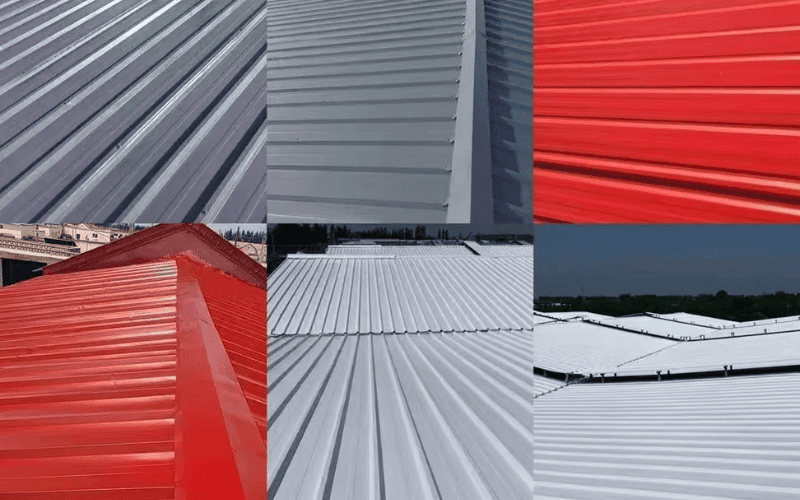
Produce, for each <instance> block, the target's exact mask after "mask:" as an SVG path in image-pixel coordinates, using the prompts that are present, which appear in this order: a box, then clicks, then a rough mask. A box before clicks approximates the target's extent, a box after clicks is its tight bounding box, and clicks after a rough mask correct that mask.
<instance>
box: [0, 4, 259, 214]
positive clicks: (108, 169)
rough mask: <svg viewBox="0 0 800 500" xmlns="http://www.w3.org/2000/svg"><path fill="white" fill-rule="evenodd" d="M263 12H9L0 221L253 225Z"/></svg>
mask: <svg viewBox="0 0 800 500" xmlns="http://www.w3.org/2000/svg"><path fill="white" fill-rule="evenodd" d="M265 18H266V2H265V1H264V0H233V1H227V2H214V1H211V0H203V1H194V0H170V1H163V2H162V1H158V2H157V1H152V0H138V1H136V2H121V1H119V0H113V1H99V0H91V1H84V2H77V1H68V2H61V1H59V2H32V3H31V2H28V3H27V4H25V5H20V6H18V8H16V9H13V8H10V9H9V10H7V11H6V13H5V14H4V15H2V16H0V37H2V40H3V42H2V44H3V47H2V52H3V53H4V56H5V57H3V62H2V63H0V96H2V99H0V102H3V103H4V104H3V105H2V106H0V108H2V109H0V123H2V125H0V167H2V168H0V170H1V171H2V176H0V185H2V191H1V192H0V216H3V217H5V218H6V219H13V220H26V221H38V220H42V219H47V221H48V222H59V221H69V220H86V219H91V220H105V221H111V222H120V221H123V220H126V221H132V222H148V221H149V222H164V221H173V222H180V221H183V220H189V221H194V220H202V219H210V220H215V221H217V222H221V221H234V220H235V221H236V222H244V221H251V222H260V221H262V220H263V219H264V217H265V213H266V206H265V199H264V196H263V194H262V192H263V191H264V190H265V188H266V179H265V175H264V173H265V172H264V170H265V168H264V164H263V151H262V150H263V142H264V140H265V126H264V123H265V120H266V111H265V102H264V101H265V96H266V89H265V87H264V85H263V82H264V79H265V77H266V53H265V35H264V29H265V27H266V19H265ZM234 193H235V196H234ZM23 199H24V200H25V202H24V203H20V202H19V200H23ZM228 205H230V206H228ZM229 217H230V219H228V218H229Z"/></svg>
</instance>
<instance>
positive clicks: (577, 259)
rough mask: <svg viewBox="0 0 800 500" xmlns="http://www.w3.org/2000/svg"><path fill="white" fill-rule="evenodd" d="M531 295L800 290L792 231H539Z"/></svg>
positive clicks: (799, 231) (798, 234)
mask: <svg viewBox="0 0 800 500" xmlns="http://www.w3.org/2000/svg"><path fill="white" fill-rule="evenodd" d="M534 235H535V241H534V245H535V257H534V266H535V272H534V279H535V281H534V293H535V294H536V296H577V295H584V296H590V295H608V296H617V295H620V294H623V293H629V294H632V295H641V294H656V295H673V294H680V295H698V294H701V293H716V292H717V291H719V290H725V291H727V292H728V293H729V294H734V295H758V294H761V293H774V292H776V291H779V290H781V291H784V292H787V293H798V292H800V259H798V257H800V227H797V226H788V225H787V226H736V225H723V226H641V225H640V226H609V225H605V226H582V225H542V226H537V227H536V229H535V231H534Z"/></svg>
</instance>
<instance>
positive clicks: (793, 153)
mask: <svg viewBox="0 0 800 500" xmlns="http://www.w3.org/2000/svg"><path fill="white" fill-rule="evenodd" d="M534 11H535V17H536V34H535V44H534V60H535V64H536V66H535V82H534V85H535V86H536V89H535V99H536V103H535V105H534V110H535V113H536V116H535V118H534V124H535V125H534V126H535V127H536V136H535V141H536V144H535V147H534V150H535V161H536V165H537V168H536V181H535V182H536V192H535V196H536V201H535V203H534V204H535V207H536V214H535V215H536V217H537V220H539V219H541V221H544V222H571V223H584V224H585V223H677V224H692V223H777V222H784V223H785V222H797V221H798V220H800V206H799V205H798V203H797V191H798V188H800V183H798V176H797V171H798V167H800V157H798V155H797V151H798V150H800V131H798V126H800V115H798V114H797V113H786V112H785V110H787V109H798V108H800V91H798V87H799V86H800V71H798V65H799V64H800V48H798V44H796V43H793V40H795V39H796V38H797V20H798V19H800V5H798V3H797V2H794V1H782V2H770V1H767V0H730V1H725V0H704V1H696V0H644V1H642V0H625V1H620V2H594V1H591V2H588V1H587V2H553V1H548V0H535V9H534Z"/></svg>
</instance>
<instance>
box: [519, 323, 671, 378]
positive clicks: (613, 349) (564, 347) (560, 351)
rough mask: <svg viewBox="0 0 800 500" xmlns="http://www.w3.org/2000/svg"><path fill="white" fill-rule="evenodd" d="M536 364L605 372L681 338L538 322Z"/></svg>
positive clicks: (562, 369)
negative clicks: (665, 337)
mask: <svg viewBox="0 0 800 500" xmlns="http://www.w3.org/2000/svg"><path fill="white" fill-rule="evenodd" d="M533 337H534V345H533V364H534V366H535V367H537V368H542V369H544V370H551V371H555V372H562V373H583V374H588V373H605V372H613V371H615V370H614V369H615V367H617V366H620V365H622V364H624V363H627V362H630V361H632V360H634V359H637V358H639V357H641V356H646V355H650V354H652V353H654V352H657V351H659V350H661V349H664V348H667V347H670V346H673V345H675V344H676V343H677V342H676V341H674V340H669V339H662V338H658V337H652V336H647V335H640V334H637V333H632V332H627V331H624V330H617V329H614V328H607V327H603V326H599V325H593V324H591V323H585V322H573V321H571V322H559V323H548V324H543V325H537V326H536V327H535V328H534V330H533Z"/></svg>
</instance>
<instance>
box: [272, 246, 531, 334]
mask: <svg viewBox="0 0 800 500" xmlns="http://www.w3.org/2000/svg"><path fill="white" fill-rule="evenodd" d="M337 269H338V272H337ZM370 269H373V271H372V272H370ZM323 279H324V280H325V281H323ZM331 282H332V283H331ZM331 289H332V290H333V292H331V293H329V292H328V291H329V290H331ZM269 290H270V294H269V301H270V307H269V322H270V335H283V334H308V333H310V334H324V333H390V332H397V333H402V332H405V331H408V332H424V331H469V330H497V329H523V328H530V327H531V326H532V324H533V323H532V313H531V304H532V303H533V259H532V257H531V258H530V259H526V258H511V257H508V258H494V257H480V256H470V257H452V258H435V257H397V258H395V257H393V256H385V257H380V256H347V257H344V256H343V257H338V256H336V255H319V256H308V257H305V256H297V257H295V258H292V257H290V258H289V259H287V261H286V262H284V263H283V264H282V265H281V266H280V267H279V268H278V269H277V270H276V271H275V272H273V274H272V275H271V276H270V277H269ZM319 316H323V317H324V318H325V320H324V321H323V320H322V319H321V318H319ZM394 318H402V319H401V320H400V321H397V322H396V321H395V320H394ZM320 327H321V328H320Z"/></svg>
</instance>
